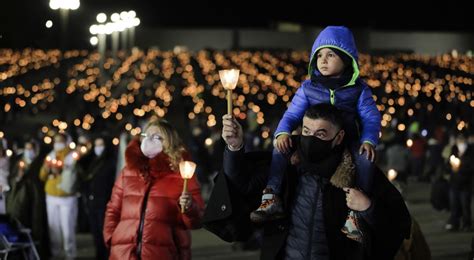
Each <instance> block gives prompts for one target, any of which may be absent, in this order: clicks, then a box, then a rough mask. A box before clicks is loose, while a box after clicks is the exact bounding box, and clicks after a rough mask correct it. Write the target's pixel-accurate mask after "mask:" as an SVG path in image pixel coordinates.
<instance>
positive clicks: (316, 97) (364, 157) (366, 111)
mask: <svg viewBox="0 0 474 260" xmlns="http://www.w3.org/2000/svg"><path fill="white" fill-rule="evenodd" d="M357 59H358V54H357V48H356V45H355V41H354V37H353V35H352V32H351V31H350V30H349V29H348V28H346V27H344V26H328V27H326V28H325V29H324V30H323V31H322V32H321V33H320V34H319V35H318V37H317V38H316V40H315V41H314V44H313V48H312V51H311V57H310V62H309V69H308V73H309V76H310V79H308V80H306V81H304V82H303V83H302V85H301V87H300V88H299V89H298V90H297V92H296V94H295V96H294V97H293V99H292V100H291V105H290V106H289V107H288V109H287V111H286V112H285V114H284V115H283V118H282V119H281V120H280V122H279V124H278V127H277V129H276V131H275V141H274V146H275V148H274V150H273V154H272V166H271V169H270V175H269V177H268V182H267V186H266V188H265V189H264V190H263V195H262V202H261V204H260V206H259V207H258V208H257V209H256V210H255V211H253V212H252V213H251V214H250V218H251V219H252V221H254V222H256V223H259V222H263V221H266V220H271V219H273V218H278V217H281V215H282V214H283V212H284V210H283V208H282V204H281V198H280V196H279V194H280V192H281V182H282V176H283V171H284V169H286V166H287V165H288V162H289V160H290V157H291V155H292V154H298V153H295V151H296V150H297V147H296V146H297V143H296V142H295V140H293V139H292V138H291V136H290V133H291V132H292V131H293V130H295V129H296V128H297V127H298V126H299V125H301V122H302V120H303V117H304V114H305V112H306V110H307V109H308V108H309V107H311V106H313V105H316V104H331V105H333V106H335V107H337V108H338V109H340V110H341V111H343V117H344V125H343V129H344V130H345V133H346V138H345V142H347V143H348V147H349V149H350V151H351V155H352V157H353V160H354V163H355V165H356V167H357V175H356V187H357V188H359V189H361V190H362V191H363V192H364V193H365V194H367V195H369V196H371V190H372V179H373V174H372V173H373V171H374V165H373V161H374V160H375V146H376V145H377V143H378V140H379V133H380V130H381V124H380V122H381V116H380V112H379V111H378V109H377V107H376V105H375V101H374V99H373V97H372V92H371V91H370V88H369V86H368V85H367V84H366V83H365V82H363V81H362V80H361V79H360V77H359V66H358V61H357ZM305 131H306V129H304V128H303V129H302V132H303V135H304V134H305ZM321 137H322V135H317V136H316V137H315V139H313V140H312V141H311V143H310V144H309V147H310V148H311V149H315V151H316V150H318V149H319V150H318V152H317V153H315V154H314V155H313V157H312V158H310V162H311V163H317V162H319V161H321V160H322V159H325V158H327V157H328V155H329V154H327V153H325V151H324V149H323V148H326V147H327V146H328V142H325V141H324V140H322V139H321ZM335 138H337V135H335V136H332V139H330V141H334V140H335ZM300 157H301V156H300ZM351 219H352V218H348V221H350V220H351ZM348 224H350V223H349V222H348Z"/></svg>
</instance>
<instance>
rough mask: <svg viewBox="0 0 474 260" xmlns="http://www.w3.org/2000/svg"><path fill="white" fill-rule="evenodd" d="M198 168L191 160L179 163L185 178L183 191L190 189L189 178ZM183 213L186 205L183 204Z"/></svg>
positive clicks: (182, 176)
mask: <svg viewBox="0 0 474 260" xmlns="http://www.w3.org/2000/svg"><path fill="white" fill-rule="evenodd" d="M195 170H196V164H195V163H193V162H191V161H182V162H180V163H179V172H180V173H181V178H183V180H184V183H183V193H185V192H186V191H187V190H188V180H189V179H191V178H192V177H193V175H194V171H195ZM181 213H184V206H181Z"/></svg>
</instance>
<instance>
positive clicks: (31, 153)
mask: <svg viewBox="0 0 474 260" xmlns="http://www.w3.org/2000/svg"><path fill="white" fill-rule="evenodd" d="M44 156H45V154H44V152H43V153H40V154H38V151H37V149H36V147H35V143H34V142H26V143H25V147H24V152H23V154H22V156H21V157H20V158H19V159H18V160H17V161H16V162H15V163H14V166H13V169H12V174H10V177H9V184H10V191H9V192H8V193H7V194H6V211H7V213H8V214H9V215H10V216H11V217H12V218H14V219H17V220H18V221H19V222H20V223H21V224H22V225H23V226H24V227H26V228H29V229H30V230H31V236H32V238H33V240H34V241H35V245H36V249H37V251H38V253H39V256H40V257H41V259H47V258H48V256H49V238H48V225H47V224H48V222H47V216H46V200H45V194H44V191H43V186H42V185H41V184H40V182H39V179H38V177H37V176H38V175H39V171H40V168H41V165H42V163H43V158H44Z"/></svg>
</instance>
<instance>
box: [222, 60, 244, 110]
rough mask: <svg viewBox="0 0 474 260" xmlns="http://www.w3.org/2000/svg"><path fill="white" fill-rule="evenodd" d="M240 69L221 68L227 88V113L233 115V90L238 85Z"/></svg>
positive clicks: (224, 85) (223, 84) (225, 87)
mask: <svg viewBox="0 0 474 260" xmlns="http://www.w3.org/2000/svg"><path fill="white" fill-rule="evenodd" d="M239 74H240V70H236V69H231V70H219V77H220V79H221V83H222V86H223V87H224V89H225V90H227V114H228V115H232V90H234V89H235V87H237V82H238V81H239Z"/></svg>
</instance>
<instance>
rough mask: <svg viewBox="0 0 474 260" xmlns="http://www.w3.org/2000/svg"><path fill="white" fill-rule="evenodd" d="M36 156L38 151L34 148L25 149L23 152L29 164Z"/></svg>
mask: <svg viewBox="0 0 474 260" xmlns="http://www.w3.org/2000/svg"><path fill="white" fill-rule="evenodd" d="M35 157H36V153H35V151H34V150H31V149H25V151H24V152H23V158H24V159H25V161H26V162H27V163H28V164H30V163H31V162H32V161H33V160H34V159H35Z"/></svg>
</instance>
